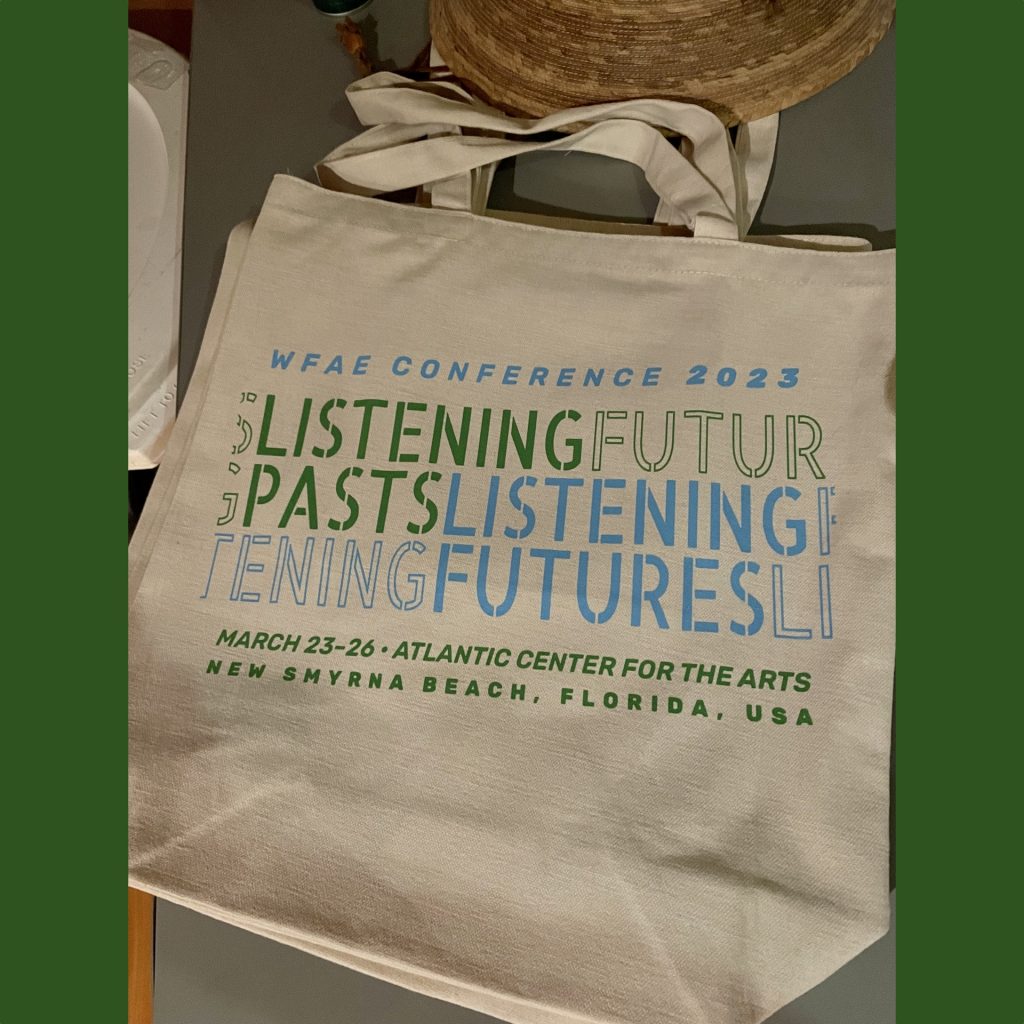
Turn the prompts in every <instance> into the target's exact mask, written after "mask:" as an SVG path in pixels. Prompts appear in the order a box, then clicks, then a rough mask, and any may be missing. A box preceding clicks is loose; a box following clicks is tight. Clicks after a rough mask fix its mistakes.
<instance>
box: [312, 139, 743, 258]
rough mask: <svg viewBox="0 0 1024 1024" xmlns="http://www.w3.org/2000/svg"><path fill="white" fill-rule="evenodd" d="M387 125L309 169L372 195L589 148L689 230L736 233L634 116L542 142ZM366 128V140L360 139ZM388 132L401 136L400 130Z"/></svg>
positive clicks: (687, 169)
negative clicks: (357, 147)
mask: <svg viewBox="0 0 1024 1024" xmlns="http://www.w3.org/2000/svg"><path fill="white" fill-rule="evenodd" d="M391 127H392V126H390V125H382V126H380V127H379V128H375V129H371V130H370V132H367V133H365V135H364V136H360V140H361V141H362V142H363V143H365V142H367V141H374V142H377V143H379V144H381V145H382V146H383V147H384V148H381V149H374V150H371V151H365V150H364V151H361V152H357V153H352V152H347V151H346V150H345V147H340V148H339V149H337V150H335V151H334V152H333V153H331V154H330V156H328V157H327V158H326V159H325V160H324V161H322V163H320V164H319V165H318V167H317V174H318V176H319V179H320V183H321V184H322V185H324V186H325V187H327V188H334V189H337V190H339V191H358V192H361V193H362V194H364V195H373V194H376V193H381V192H396V191H399V190H400V189H405V188H410V187H413V186H417V185H423V184H426V183H429V182H435V181H441V180H443V179H446V178H452V177H455V176H461V175H465V174H467V173H468V172H471V171H473V170H476V169H478V168H482V167H489V166H494V165H495V164H497V163H499V162H500V161H502V160H504V159H506V158H508V157H515V156H521V155H522V154H524V153H532V152H539V151H553V152H586V153H594V154H597V155H600V156H606V157H612V158H613V159H618V160H625V161H627V162H629V163H632V164H635V165H636V166H638V167H640V168H641V170H643V172H644V175H645V176H646V178H647V181H648V183H649V184H650V186H651V188H653V189H654V191H655V192H656V193H657V195H658V196H659V197H660V199H661V200H662V201H663V202H664V203H666V204H667V205H668V206H669V208H670V209H671V210H672V211H673V214H674V215H675V216H678V217H679V218H680V220H681V222H682V223H684V224H685V225H686V226H687V227H690V228H692V229H693V232H694V234H695V235H701V236H705V237H712V238H730V239H737V238H738V237H739V225H738V222H737V218H736V214H735V211H734V209H733V208H732V207H731V206H730V205H728V204H727V202H726V200H724V199H723V197H722V196H721V195H720V193H719V192H718V191H717V190H716V189H715V187H714V185H713V184H712V183H711V182H710V181H709V180H708V179H707V177H705V176H704V175H702V174H701V173H700V171H699V170H698V169H697V168H696V167H695V166H694V164H692V163H691V162H690V161H688V160H687V159H686V158H685V157H684V156H683V155H682V154H681V153H680V152H679V151H678V150H677V149H675V148H674V147H673V146H672V145H671V143H669V142H668V140H667V139H666V138H665V137H664V136H663V135H662V134H661V133H660V132H658V131H657V130H656V129H655V128H652V127H651V126H650V125H649V124H644V123H643V122H642V121H630V120H609V121H602V122H600V123H599V124H593V125H590V126H588V127H587V128H584V129H583V130H582V131H579V132H577V133H575V134H574V135H567V136H563V137H560V138H558V139H555V140H552V141H550V142H539V141H524V142H519V141H514V140H509V139H497V138H488V137H485V136H476V135H473V136H467V135H445V136H440V137H435V138H425V139H420V140H419V141H417V142H404V141H403V142H399V143H398V144H395V145H392V144H391V142H392V133H391V132H390V129H391ZM398 127H399V128H402V127H403V126H398ZM371 134H372V135H373V139H372V140H369V139H367V138H366V136H369V135H371ZM396 134H397V135H399V136H400V135H404V131H401V132H399V133H396ZM353 186H354V187H353ZM734 201H735V200H734Z"/></svg>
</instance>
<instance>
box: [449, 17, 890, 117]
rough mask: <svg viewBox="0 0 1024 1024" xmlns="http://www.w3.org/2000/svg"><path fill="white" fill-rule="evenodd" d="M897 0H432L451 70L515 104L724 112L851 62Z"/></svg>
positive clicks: (742, 113)
mask: <svg viewBox="0 0 1024 1024" xmlns="http://www.w3.org/2000/svg"><path fill="white" fill-rule="evenodd" d="M895 9H896V5H895V0H816V2H811V0H724V2H719V3H711V2H709V0H517V2H516V3H502V2H496V0H431V5H430V22H431V33H432V36H433V40H434V44H435V46H436V47H437V50H438V52H439V53H440V54H441V55H442V57H443V58H444V59H445V61H446V63H447V64H448V67H449V68H450V69H451V71H452V72H453V73H454V74H455V75H457V76H458V77H459V78H460V79H462V80H463V81H464V82H466V83H467V85H468V86H469V87H470V88H471V89H472V90H473V91H474V92H476V93H477V94H478V95H479V96H480V97H481V98H482V99H484V100H486V101H487V102H488V103H490V104H491V105H493V106H496V107H498V108H500V109H502V110H505V111H507V112H508V113H510V114H514V115H516V116H527V117H542V116H544V115H546V114H549V113H552V112H554V111H556V110H564V109H566V108H568V107H577V106H585V105H587V104H591V103H604V102H610V101H613V100H624V99H634V98H637V97H658V98H667V99H676V100H681V101H684V102H688V103H697V104H700V105H701V106H704V107H707V108H708V109H710V110H713V111H714V112H715V113H716V114H717V115H718V116H719V117H720V118H721V119H722V120H723V121H724V122H725V123H726V124H728V125H733V124H738V123H740V122H742V121H753V120H755V119H757V118H759V117H765V116H767V115H769V114H773V113H775V112H776V111H779V110H783V109H785V108H786V107H789V106H792V105H793V104H794V103H799V102H800V101H801V100H805V99H807V98H808V97H809V96H813V95H814V94H815V93H817V92H820V91H821V90H822V89H824V88H826V87H827V86H829V85H831V84H832V83H833V82H836V81H838V79H840V78H842V77H843V76H844V75H846V74H848V73H849V72H850V71H852V70H853V69H854V68H855V67H856V66H857V65H858V64H860V62H861V61H863V60H864V58H865V57H867V56H868V54H870V53H871V51H872V50H873V49H874V48H875V46H877V44H878V42H879V41H880V40H881V39H882V37H883V36H884V35H885V33H886V32H887V31H888V29H889V27H890V26H891V24H892V21H893V18H894V15H895Z"/></svg>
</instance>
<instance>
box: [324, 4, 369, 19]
mask: <svg viewBox="0 0 1024 1024" xmlns="http://www.w3.org/2000/svg"><path fill="white" fill-rule="evenodd" d="M372 2H373V0H313V6H314V7H315V8H316V9H317V10H318V11H320V12H321V13H323V14H330V15H331V16H332V17H339V16H340V15H342V14H355V13H356V12H357V11H361V10H363V8H364V7H369V6H370V4H371V3H372Z"/></svg>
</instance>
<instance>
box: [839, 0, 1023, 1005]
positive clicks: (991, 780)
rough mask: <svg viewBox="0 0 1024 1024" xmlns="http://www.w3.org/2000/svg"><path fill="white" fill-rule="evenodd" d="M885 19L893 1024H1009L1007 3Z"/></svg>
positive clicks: (1012, 30) (1012, 940)
mask: <svg viewBox="0 0 1024 1024" xmlns="http://www.w3.org/2000/svg"><path fill="white" fill-rule="evenodd" d="M899 17H900V20H901V22H902V24H901V29H900V61H899V75H898V97H899V99H898V109H899V140H900V141H899V173H898V183H899V192H898V195H899V234H900V247H899V257H898V261H899V286H898V307H899V309H898V330H899V351H900V355H899V365H900V371H899V379H900V385H901V387H900V398H899V429H898V437H899V452H900V472H899V496H898V509H899V518H898V523H899V529H898V551H899V555H898V562H897V565H898V609H899V641H898V654H897V665H898V672H897V679H898V685H897V692H898V698H899V743H898V746H897V757H896V761H897V804H898V834H899V843H898V851H899V853H898V865H897V878H898V881H899V888H900V901H899V907H900V929H899V939H898V953H897V959H898V974H897V977H898V984H897V993H898V1008H899V1020H900V1022H901V1024H915V1022H917V1021H922V1022H928V1024H933V1022H934V1024H939V1022H946V1021H950V1022H956V1024H961V1022H963V1024H966V1022H978V1024H1004V1022H1005V1024H1021V1022H1022V1021H1024V984H1022V981H1021V949H1022V940H1021V927H1022V924H1024V911H1022V906H1021V881H1020V880H1021V876H1022V874H1024V870H1022V868H1021V864H1024V853H1022V850H1021V847H1022V843H1021V839H1020V834H1021V826H1020V821H1021V806H1022V803H1024V800H1022V795H1021V779H1022V775H1024V772H1022V764H1021V762H1022V756H1021V750H1022V737H1021V725H1020V723H1021V721H1022V716H1021V714H1020V711H1019V700H1020V693H1021V688H1022V685H1024V680H1022V679H1021V677H1020V673H1019V665H1020V663H1021V658H1020V652H1019V647H1020V644H1021V643H1022V642H1024V628H1022V625H1021V622H1020V612H1019V610H1018V609H1019V607H1020V604H1021V602H1020V600H1019V598H1018V597H1017V595H1016V590H1017V587H1018V581H1019V571H1018V570H1017V569H1016V566H1017V565H1018V564H1019V557H1018V551H1017V542H1016V540H1015V537H1016V536H1017V535H1018V534H1019V533H1020V530H1021V527H1020V522H1021V519H1022V517H1021V505H1020V500H1019V498H1017V497H1016V495H1017V494H1018V493H1019V490H1020V483H1019V479H1020V475H1021V474H1020V469H1019V467H1020V458H1019V455H1018V447H1019V438H1020V435H1021V427H1020V420H1019V414H1020V412H1021V411H1022V410H1024V395H1022V391H1021V385H1020V378H1019V375H1018V374H1019V371H1018V370H1017V368H1016V364H1017V363H1018V362H1019V360H1018V358H1017V350H1018V349H1019V347H1020V341H1019V338H1020V335H1021V333H1022V330H1021V317H1020V312H1019V306H1020V301H1021V295H1022V293H1024V283H1022V280H1021V276H1022V275H1021V265H1022V262H1024V261H1022V259H1021V256H1020V251H1019V250H1020V245H1019V243H1018V242H1017V241H1016V236H1017V235H1018V232H1019V226H1018V222H1019V219H1020V214H1019V206H1020V198H1019V193H1020V180H1021V149H1022V146H1021V141H1020V137H1021V131H1020V117H1021V100H1022V96H1024V89H1022V87H1021V72H1022V67H1024V55H1022V53H1021V46H1022V42H1024V3H1022V2H1021V0H1012V2H1010V3H1000V4H973V5H972V4H954V3H943V4H934V3H933V4H924V3H912V4H903V6H902V7H901V13H900V15H899ZM823 1024H827V1022H823Z"/></svg>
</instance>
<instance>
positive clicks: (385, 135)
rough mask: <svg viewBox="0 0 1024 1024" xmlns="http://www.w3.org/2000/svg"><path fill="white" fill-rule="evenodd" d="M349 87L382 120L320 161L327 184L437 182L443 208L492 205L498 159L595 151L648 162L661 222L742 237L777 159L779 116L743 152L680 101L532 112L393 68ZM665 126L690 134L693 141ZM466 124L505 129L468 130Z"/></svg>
mask: <svg viewBox="0 0 1024 1024" xmlns="http://www.w3.org/2000/svg"><path fill="white" fill-rule="evenodd" d="M347 92H348V95H349V99H350V100H351V102H352V105H353V107H354V109H355V111H356V113H357V115H358V116H359V118H360V120H361V121H363V122H364V123H367V124H376V127H373V128H370V130H368V131H366V132H364V133H362V134H361V135H359V136H357V137H356V138H354V139H352V140H351V141H350V142H347V143H345V144H344V145H342V146H339V147H338V148H337V149H335V150H334V151H333V152H332V153H330V154H329V155H328V156H327V157H326V158H325V159H324V160H323V161H322V162H321V163H320V164H319V165H318V168H317V172H318V176H319V178H320V182H321V184H323V185H324V186H325V187H328V188H335V189H338V190H340V191H353V192H359V193H362V194H366V195H373V194H377V193H380V192H390V191H396V190H398V189H402V188H408V187H412V186H418V185H432V186H433V189H432V199H433V202H434V203H435V205H443V206H448V207H452V208H456V209H469V210H474V211H476V212H482V209H483V207H484V205H485V203H486V196H487V192H488V191H489V187H490V180H491V176H492V175H493V169H494V167H495V166H496V165H497V163H498V162H499V161H501V160H503V159H505V158H507V157H511V156H519V155H521V154H523V153H529V152H536V151H540V150H553V151H560V152H569V151H579V152H590V153H597V154H600V155H603V156H609V157H613V158H615V159H621V160H626V161H628V162H630V163H633V164H636V165H637V166H639V167H640V168H641V169H642V170H643V171H644V173H645V175H646V177H647V180H648V182H649V183H650V184H651V187H652V188H653V189H654V191H655V192H656V193H657V194H658V196H659V198H660V200H661V205H660V207H659V217H658V220H660V221H661V222H663V223H678V224H684V225H686V226H687V227H691V228H692V229H693V230H694V233H695V234H697V235H702V236H706V237H720V238H733V239H735V238H738V237H742V235H743V234H745V232H746V229H747V227H748V226H749V222H750V219H751V218H752V209H754V210H756V205H757V203H758V201H759V199H760V195H761V193H763V190H764V184H765V183H766V182H767V178H768V173H769V171H770V168H771V155H772V149H773V146H774V138H775V124H774V120H775V119H765V121H764V122H763V123H760V122H759V123H757V125H756V131H750V132H749V133H744V135H743V136H741V139H740V144H739V146H738V148H737V149H734V148H733V146H732V144H731V141H730V139H729V135H728V133H727V132H726V130H725V128H724V127H723V125H722V124H721V122H720V121H719V120H718V118H717V117H715V115H714V114H712V113H710V112H709V111H707V110H705V109H704V108H702V107H697V106H693V105H691V104H685V103H676V102H674V101H670V100H648V99H641V100H626V101H622V102H618V103H604V104H598V105H595V106H590V107H578V108H574V109H571V110H566V111H560V112H558V113H556V114H551V115H548V116H547V117H543V118H538V119H524V118H513V117H509V116H507V115H505V114H503V113H501V112H499V111H496V110H492V109H491V108H489V107H487V106H485V105H483V104H482V103H480V102H479V101H478V100H476V99H475V98H473V97H472V96H470V95H469V93H467V92H466V91H465V90H463V89H462V88H461V87H459V86H457V85H455V84H454V83H451V82H410V81H409V80H408V79H404V78H402V77H401V76H399V75H394V74H392V73H390V72H379V73H378V74H375V75H371V76H369V77H368V78H364V79H361V80H359V81H357V82H355V83H353V84H352V85H351V86H349V89H348V90H347ZM581 121H582V122H586V123H587V127H585V128H583V129H582V130H581V131H578V132H576V133H575V134H572V135H565V136H562V137H560V138H558V139H555V140H554V141H539V140H537V139H529V138H522V139H519V138H516V136H520V137H524V136H530V135H537V134H539V133H542V132H550V131H554V130H558V129H564V128H566V127H568V126H571V125H574V124H578V123H580V122H581ZM655 125H657V126H660V127H665V128H669V129H671V130H672V131H675V132H678V133H679V134H680V135H681V136H683V138H684V144H683V149H681V150H680V149H676V148H675V147H674V146H673V145H672V144H671V143H670V142H669V141H668V140H667V139H666V138H665V137H664V136H663V135H662V134H661V132H659V131H657V130H656V128H655V127H653V126H655ZM463 129H472V130H476V131H483V132H491V133H500V137H498V136H496V135H463V134H462V130H463ZM507 136H513V138H508V137H507ZM748 140H749V141H748ZM755 143H756V145H755ZM751 172H753V173H751Z"/></svg>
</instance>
